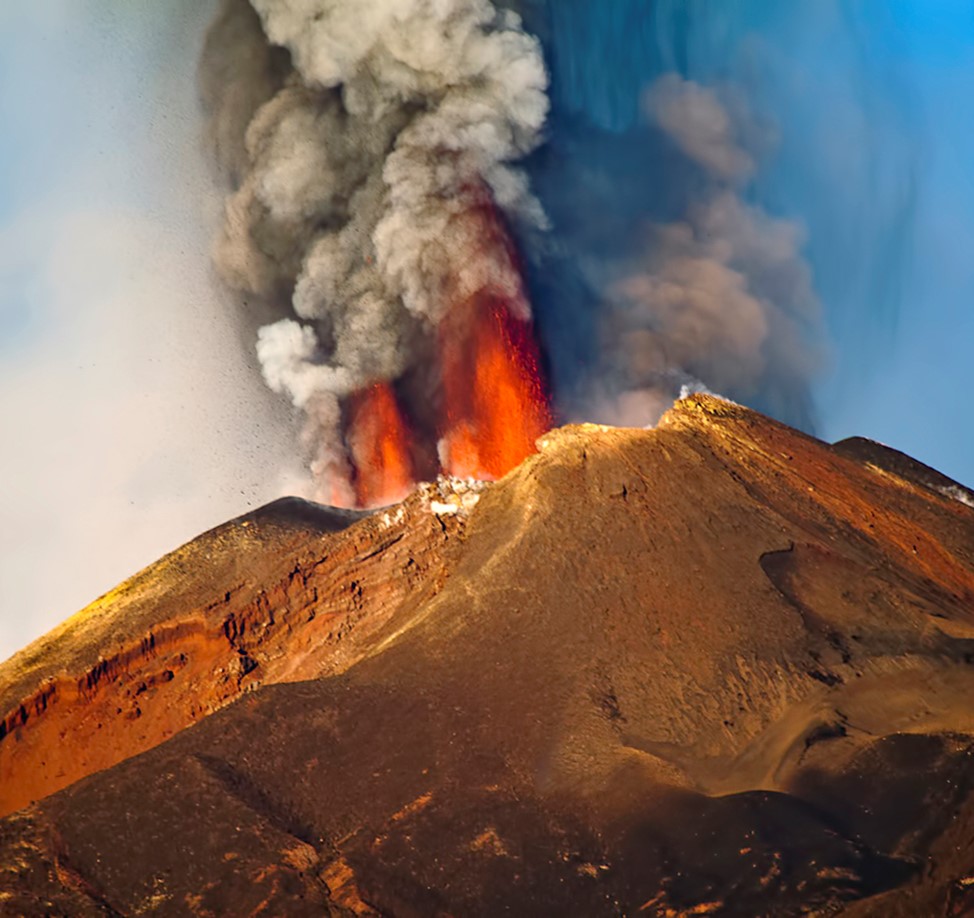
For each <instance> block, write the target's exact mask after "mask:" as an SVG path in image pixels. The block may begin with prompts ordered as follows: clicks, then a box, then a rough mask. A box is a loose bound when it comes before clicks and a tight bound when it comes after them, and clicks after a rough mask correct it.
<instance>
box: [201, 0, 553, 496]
mask: <svg viewBox="0 0 974 918" xmlns="http://www.w3.org/2000/svg"><path fill="white" fill-rule="evenodd" d="M254 11H256V14H257V15H254ZM264 36H266V40H265V38H264ZM274 47H276V48H283V49H286V50H287V52H289V56H290V64H289V65H288V64H287V63H286V62H283V63H282V60H281V58H280V57H279V56H278V57H275V56H274V55H275V54H276V53H278V52H275V51H274V50H273V48H274ZM224 74H231V75H232V78H231V80H230V81H229V82H223V81H221V75H224ZM241 82H243V83H245V84H246V86H245V87H242V86H241V85H240V83H241ZM203 83H204V88H205V89H206V90H207V96H208V98H209V104H210V107H211V110H212V113H213V124H214V126H213V128H212V135H213V139H214V142H215V144H216V148H217V153H218V156H219V157H220V159H221V161H222V162H223V164H224V166H225V167H226V168H227V171H228V173H229V174H230V175H231V178H232V179H234V180H235V181H236V183H237V184H236V188H235V190H234V191H233V194H232V195H231V197H230V198H229V200H228V203H227V207H226V219H225V223H224V230H223V233H222V236H221V238H220V240H219V243H218V246H217V251H216V260H217V264H218V267H219V269H220V272H221V274H222V275H223V277H224V278H225V279H226V281H227V282H228V283H229V284H230V285H231V286H232V287H234V288H235V289H237V290H238V291H240V292H241V293H242V294H243V295H244V296H245V297H248V298H251V299H253V298H257V299H258V300H260V301H261V302H262V303H264V304H265V305H264V309H265V310H266V311H267V312H269V313H270V314H271V315H273V314H274V313H275V312H276V314H277V315H278V316H279V315H281V313H282V312H285V311H290V312H291V313H292V315H290V316H288V317H285V318H280V319H279V320H278V321H276V322H270V323H267V324H265V325H264V327H262V328H261V329H260V332H259V341H258V354H259V357H260V362H261V366H262V367H263V372H264V377H265V379H266V381H267V383H268V385H269V386H270V387H271V388H273V389H274V390H275V391H277V392H281V393H286V394H287V395H288V396H289V397H290V399H291V401H292V402H293V404H294V405H295V406H297V407H298V408H300V409H302V410H303V411H305V412H306V416H307V420H308V431H307V438H308V440H309V441H310V442H311V443H312V444H313V449H312V455H313V458H312V462H313V464H314V465H315V467H316V468H317V469H318V472H319V475H320V476H324V478H326V479H329V480H325V481H323V482H322V485H323V496H331V495H333V494H334V488H335V487H336V483H337V485H338V486H342V482H341V481H340V480H339V476H340V475H341V474H343V472H344V471H345V470H346V469H347V462H346V461H345V459H344V458H343V446H342V442H341V435H340V432H339V423H340V411H339V410H338V407H337V405H338V400H340V399H342V398H343V397H345V396H347V395H349V394H350V393H351V392H352V391H354V390H355V389H358V388H360V387H362V386H364V385H366V384H368V383H370V382H372V381H375V380H392V379H396V378H398V377H400V376H402V375H403V374H404V373H407V372H409V371H411V370H415V369H416V368H418V367H422V366H423V364H424V362H428V361H427V357H428V352H429V339H430V332H431V329H432V328H433V327H435V326H436V325H437V323H439V322H440V320H441V319H442V318H443V316H444V314H445V313H446V312H447V311H448V310H449V308H450V305H451V304H452V303H457V302H462V301H464V300H465V299H467V298H469V297H470V296H472V295H474V294H476V293H478V292H479V291H484V290H491V291H495V292H496V293H497V294H498V295H501V296H504V298H505V299H506V300H507V301H508V302H511V303H513V304H515V305H517V306H519V307H520V308H521V310H522V312H524V313H525V315H523V316H522V317H523V318H527V317H528V316H527V300H526V298H525V297H524V296H523V295H522V292H521V288H522V280H521V277H520V273H519V271H518V270H517V266H516V263H515V260H514V258H513V256H512V255H511V253H510V250H509V246H507V245H505V244H503V241H502V240H491V239H490V232H489V224H488V223H487V222H485V216H484V214H485V209H488V208H493V207H495V206H496V207H499V208H500V209H501V210H502V212H503V213H504V214H505V215H506V216H507V217H508V219H511V220H516V221H524V222H527V223H532V224H534V225H543V223H544V215H543V213H542V211H541V208H540V206H539V205H538V203H537V201H536V200H535V199H534V198H533V197H532V196H531V194H530V192H529V190H528V187H527V182H526V180H525V178H524V176H523V175H521V174H520V173H519V172H517V171H516V169H515V168H514V167H513V166H512V163H514V162H516V161H517V160H518V159H520V158H521V157H523V156H524V155H525V154H527V153H528V152H530V151H531V150H532V149H534V148H535V147H536V146H537V145H538V143H539V142H540V139H541V129H542V127H543V125H544V121H545V118H546V115H547V110H548V99H547V95H546V84H547V77H546V73H545V68H544V64H543V61H542V56H541V50H540V46H539V44H538V42H537V41H536V39H534V38H533V37H532V36H530V35H528V34H526V33H525V32H524V31H523V29H522V28H521V23H520V20H519V18H518V17H517V16H516V15H515V14H513V13H511V12H508V11H499V10H497V9H495V8H494V6H493V5H492V4H491V3H489V2H487V0H435V2H434V0H359V2H355V3H350V2H339V0H253V9H251V8H250V7H248V6H247V5H246V4H245V3H243V2H241V0H228V2H227V3H225V4H224V8H223V11H222V13H221V15H220V17H219V18H218V20H217V22H216V23H215V24H214V26H213V27H212V29H211V33H210V36H209V39H208V44H207V52H206V54H205V56H204V63H203ZM234 138H236V139H237V142H236V145H235V144H234ZM288 305H289V306H290V310H288V309H287V307H288Z"/></svg>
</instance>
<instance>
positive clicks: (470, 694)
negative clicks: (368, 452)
mask: <svg viewBox="0 0 974 918" xmlns="http://www.w3.org/2000/svg"><path fill="white" fill-rule="evenodd" d="M845 452H847V451H846V450H844V449H837V448H832V447H829V446H828V445H826V444H823V443H820V442H818V441H815V440H812V439H810V438H808V437H805V436H803V435H801V434H799V433H796V432H795V431H793V430H790V429H788V428H786V427H783V426H781V425H778V424H775V423H773V422H771V421H769V420H767V419H765V418H763V417H761V416H759V415H756V414H754V413H753V412H750V411H747V410H746V409H743V408H739V407H737V406H734V405H730V404H727V403H724V402H721V401H719V400H717V399H713V398H709V397H694V398H691V399H687V400H684V401H682V402H680V403H679V404H678V405H677V407H676V408H674V409H673V411H671V412H670V413H669V414H668V415H667V416H666V417H665V418H664V421H663V423H662V424H661V426H660V427H659V429H657V430H655V431H630V430H616V429H606V428H600V427H591V426H585V427H579V428H567V429H565V430H561V431H556V432H553V433H552V434H550V435H549V436H548V437H547V438H546V440H545V442H544V443H543V444H542V451H541V453H540V454H539V455H538V456H535V457H533V458H531V459H529V460H528V461H527V462H525V463H524V464H523V465H522V466H521V467H520V468H518V469H517V470H516V471H515V472H513V473H512V474H511V475H509V476H508V477H507V478H506V479H504V480H503V481H501V482H499V483H497V484H495V485H493V486H490V487H489V488H487V489H486V490H484V491H483V492H482V493H481V494H480V495H479V502H477V503H476V506H473V503H474V500H473V498H474V497H476V495H473V494H466V495H463V494H457V495H452V496H451V495H449V494H448V493H446V492H443V493H437V492H436V491H435V489H433V488H426V489H425V490H424V491H423V492H421V493H420V494H418V495H416V496H415V497H413V498H410V499H409V500H408V501H407V502H406V503H405V504H403V505H402V507H400V508H398V509H396V510H394V511H388V512H386V513H384V514H380V515H377V516H373V517H371V518H369V519H367V520H364V521H361V522H358V523H356V524H355V525H353V526H351V527H350V528H348V529H345V530H343V531H340V532H337V533H335V532H332V533H327V532H324V531H320V529H317V530H316V529H315V524H314V523H311V524H307V523H302V524H301V525H300V526H298V525H297V524H295V525H296V528H297V530H299V531H300V533H301V535H300V537H297V536H295V537H294V538H293V539H292V537H291V536H288V537H287V539H284V540H278V539H276V538H267V539H259V540H258V542H257V543H255V544H254V545H253V546H252V548H251V553H250V554H249V555H247V559H248V560H247V564H246V567H247V569H249V570H253V571H257V572H259V575H258V576H257V577H256V579H253V578H250V579H247V576H246V575H245V574H244V573H242V569H241V570H238V569H236V568H233V565H232V564H231V563H230V561H229V560H228V559H229V558H230V557H231V556H232V555H233V554H234V553H235V552H237V551H238V550H239V548H238V547H237V542H236V541H235V540H237V539H238V536H239V530H238V529H235V528H234V527H239V526H241V525H242V523H240V522H239V521H238V522H237V523H234V524H228V527H229V528H228V529H227V530H226V531H225V533H224V536H223V537H221V538H225V539H229V540H230V541H229V542H227V543H226V544H228V545H229V546H231V549H230V550H229V554H228V555H227V559H225V561H224V562H220V564H224V563H225V564H229V565H230V567H231V568H233V577H236V578H239V577H241V576H243V577H244V578H245V582H246V584H247V586H246V588H245V589H242V590H240V591H239V592H238V593H234V592H233V591H232V590H230V586H229V585H228V584H227V583H226V582H225V576H226V575H225V573H224V571H225V568H224V567H222V566H220V564H217V565H216V566H212V565H209V566H208V564H201V565H200V567H199V568H198V570H197V572H196V574H195V575H194V574H193V571H192V570H191V569H190V568H184V569H182V570H181V571H180V574H179V576H178V577H175V576H171V575H170V574H168V573H167V570H168V568H165V567H164V568H162V569H160V570H158V571H156V572H155V573H153V572H152V569H150V570H149V571H147V572H144V573H143V575H140V576H142V577H143V581H142V584H143V588H144V589H145V590H146V591H147V592H145V593H144V594H140V595H143V596H147V597H149V598H148V599H147V600H146V601H145V602H144V603H142V604H140V605H138V606H137V615H138V616H139V617H138V618H137V621H136V622H135V623H131V622H129V621H128V619H127V618H126V621H120V622H119V628H121V629H122V631H124V632H125V633H126V634H128V635H131V636H132V637H133V638H134V637H137V636H138V634H139V633H140V629H141V630H145V629H151V630H152V633H154V634H156V633H160V632H161V631H163V630H165V629H166V628H167V627H169V626H171V625H173V623H179V622H183V621H185V620H188V619H190V618H194V617H195V619H199V620H200V624H199V627H198V630H197V631H196V632H194V634H195V635H196V637H195V638H194V642H190V643H182V644H181V643H180V641H181V640H182V639H181V638H174V639H173V642H172V643H171V644H170V645H168V647H169V649H168V650H167V652H168V653H182V654H184V655H185V656H186V658H187V662H186V664H185V666H186V668H187V669H186V671H187V672H189V671H190V670H192V672H193V673H194V676H193V679H192V680H185V685H184V687H183V688H181V689H179V690H178V691H175V690H173V689H169V691H170V692H174V694H170V695H169V696H165V697H166V698H169V699H170V700H169V701H165V700H164V698H163V696H160V698H161V699H163V700H160V702H159V704H160V706H161V707H162V708H165V709H170V708H173V707H175V708H176V709H178V710H179V711H185V710H186V709H187V708H186V706H187V705H188V704H189V699H190V698H191V697H192V693H193V692H202V693H204V695H205V693H206V692H208V691H210V690H211V683H210V682H208V681H207V680H208V679H213V678H218V677H216V676H214V674H215V673H216V672H217V671H218V670H220V669H221V666H222V664H221V665H217V663H218V662H219V661H221V660H223V659H224V657H223V656H221V654H223V655H226V654H236V655H237V656H238V657H239V656H240V653H239V646H241V645H239V644H238V645H234V646H231V647H230V649H229V650H227V649H226V648H225V646H224V645H226V644H227V642H228V641H230V638H229V636H228V633H227V631H226V627H225V626H226V622H227V621H228V620H230V619H229V614H228V612H227V610H226V609H222V611H221V612H220V613H219V614H213V615H210V616H209V617H207V616H206V615H202V616H200V613H199V606H200V605H201V604H202V605H204V606H206V602H208V601H213V600H207V599H206V598H207V597H223V596H224V595H225V594H226V593H227V591H228V590H229V591H230V595H231V596H239V599H237V600H236V602H237V605H236V606H235V607H234V611H233V616H234V617H233V620H234V621H238V620H239V621H244V620H245V621H247V622H248V624H247V627H246V628H244V629H242V631H240V632H239V633H238V634H236V635H235V636H234V638H233V640H234V641H238V642H239V640H240V635H241V634H242V635H244V636H249V637H246V640H248V641H249V643H247V644H246V646H245V647H244V654H245V655H246V656H247V658H248V659H250V660H252V661H253V662H254V663H255V664H256V666H254V667H253V668H252V670H250V671H247V672H244V673H243V675H241V676H239V678H238V677H236V676H235V680H234V685H235V686H236V687H235V689H234V691H233V692H232V693H230V694H227V695H225V696H224V695H221V696H219V703H216V702H213V703H210V704H209V706H208V707H206V709H205V710H201V711H200V712H199V713H197V714H196V716H195V717H194V718H190V717H188V716H185V714H181V715H180V716H179V717H178V718H176V721H178V724H177V726H178V729H172V730H171V733H172V736H171V738H169V739H168V740H167V741H165V742H162V740H164V739H166V736H164V735H161V733H159V734H152V735H148V737H147V738H146V737H143V740H141V741H140V743H139V744H135V745H134V746H132V747H131V748H130V747H126V746H125V745H124V738H125V736H126V730H128V729H131V727H129V726H127V725H130V724H131V723H133V721H132V720H126V719H125V714H124V711H122V712H120V713H118V714H117V715H115V716H114V717H112V716H111V705H112V704H114V703H115V699H117V698H118V697H120V695H119V693H124V691H125V686H127V685H130V684H131V683H132V682H133V681H134V680H137V679H142V678H144V677H143V675H142V674H143V672H144V671H145V670H146V668H151V667H152V666H153V665H155V664H154V662H153V658H152V653H148V654H145V655H142V656H139V655H133V656H131V657H130V658H128V662H127V663H126V664H125V665H126V667H127V668H125V669H124V673H123V675H124V679H123V680H122V681H121V683H119V684H118V685H116V684H115V682H114V681H112V680H111V679H109V680H107V684H103V683H101V682H100V683H99V684H98V685H96V686H95V690H94V691H93V693H92V694H91V697H90V698H88V699H87V700H84V699H82V700H78V701H75V702H74V703H72V704H68V703H67V702H61V701H58V702H56V703H51V704H49V705H48V706H47V708H46V709H42V710H40V711H38V712H36V713H35V714H33V715H31V716H30V717H28V718H27V719H26V722H21V723H17V717H16V716H14V718H13V723H14V726H13V728H12V729H10V728H8V732H7V735H6V736H5V738H4V739H3V740H2V741H0V765H2V764H3V763H5V762H6V763H13V764H8V765H5V766H4V767H5V769H6V770H5V771H3V775H4V780H5V781H9V782H13V784H15V785H19V783H20V782H26V783H27V784H28V785H29V784H30V782H31V780H32V779H31V778H30V773H31V769H32V768H35V767H36V762H37V761H45V762H46V761H49V760H51V761H57V759H58V758H59V753H58V752H57V749H56V742H57V740H56V739H52V736H53V735H54V734H53V733H52V732H51V731H52V730H53V728H44V727H43V724H44V722H45V718H48V717H51V716H52V715H51V714H50V712H51V711H58V710H60V711H61V713H60V714H59V719H58V720H57V721H55V720H54V719H53V718H52V720H51V723H55V722H56V723H57V724H58V730H59V731H60V732H61V733H63V734H64V735H65V738H66V739H67V740H68V742H69V745H70V744H71V743H73V744H74V746H75V747H80V746H82V745H84V744H85V743H91V742H92V741H93V738H94V734H93V733H92V731H91V730H90V728H89V727H88V724H89V721H88V706H90V705H92V704H95V705H96V706H98V708H99V712H100V714H99V716H100V717H102V718H103V720H102V723H103V726H102V728H101V729H109V730H112V731H114V732H113V734H112V735H113V736H115V737H116V741H117V742H120V743H121V744H122V745H121V747H120V748H119V749H118V750H117V754H116V755H115V756H114V761H111V762H108V763H107V764H105V765H101V766H100V767H101V769H102V770H99V769H98V767H89V768H88V769H87V772H91V773H90V774H89V776H88V777H85V778H84V779H83V780H80V781H77V782H76V783H74V784H72V785H71V786H69V787H67V788H66V789H64V790H61V791H60V792H59V793H56V794H53V795H52V796H47V797H45V798H44V799H37V802H35V803H33V804H31V805H30V806H28V807H27V808H25V809H23V810H21V811H19V812H17V813H16V814H14V815H12V816H9V817H8V818H7V819H6V820H5V821H2V822H0V910H2V909H4V908H9V909H11V911H10V913H11V914H25V915H32V914H52V913H53V914H138V913H143V912H145V911H151V910H155V911H157V912H159V913H162V914H187V915H222V914H274V915H277V914H288V915H291V914H294V915H301V914H305V913H308V914H322V913H330V914H357V915H370V914H390V915H404V916H406V915H416V916H419V915H423V916H425V915H495V914H499V913H505V912H507V913H514V914H524V915H539V914H593V915H596V914H599V915H602V914H605V915H613V914H623V915H628V914H632V915H636V914H647V915H678V914H697V915H703V914H709V915H718V914H727V915H761V914H769V915H771V914H774V915H791V914H809V913H816V914H833V913H837V912H840V911H844V912H845V913H848V914H863V915H865V914H873V915H892V914H903V915H936V914H963V913H964V910H965V909H966V908H970V907H971V905H972V903H971V902H970V900H971V898H972V897H974V879H972V877H974V798H972V796H971V788H972V782H974V705H972V703H971V700H970V699H972V698H974V510H972V509H971V508H970V507H968V506H966V505H965V504H964V503H962V502H960V501H956V500H952V499H949V497H947V496H945V495H944V494H942V493H941V491H940V490H938V489H936V488H931V487H929V486H928V485H927V484H926V483H925V482H918V481H916V480H915V477H913V476H911V475H908V474H900V473H898V472H897V471H896V470H895V469H892V468H884V467H881V466H879V465H878V464H877V463H876V462H874V461H872V460H870V461H864V460H863V459H862V457H861V456H852V455H846V454H845ZM308 525H310V526H311V528H310V529H308V528H302V527H307V526H308ZM325 528H327V527H325ZM289 531H290V530H289ZM207 539H211V540H212V539H213V534H209V535H208V536H204V537H202V538H201V540H198V542H197V543H193V545H194V546H196V547H195V548H193V547H192V546H190V547H188V548H187V549H184V550H183V551H190V553H192V552H196V554H197V555H201V554H202V556H205V555H206V554H207V552H210V551H211V549H210V548H208V547H207ZM296 558H297V559H298V560H297V561H296V560H295V559H296ZM295 566H297V567H298V568H299V569H300V570H301V571H302V574H301V575H300V576H292V577H290V579H289V577H288V572H289V571H291V570H294V569H295ZM194 577H195V579H194ZM221 578H224V579H221ZM231 579H233V578H231ZM275 584H282V586H280V587H276V586H274V585H275ZM149 586H151V589H149ZM261 594H262V595H264V596H265V597H266V598H265V599H264V600H261V601H260V602H258V601H257V600H256V599H255V597H256V596H258V595H261ZM124 596H125V594H124V592H123V599H124ZM185 597H189V599H186V598H185ZM206 608H209V607H208V606H206ZM99 610H100V611H99V614H100V615H104V616H105V621H106V622H110V621H112V620H113V618H117V617H120V616H122V617H129V616H131V615H132V613H131V612H130V611H129V610H128V609H127V607H125V606H124V603H122V604H119V605H117V607H116V604H115V601H114V600H113V599H112V597H111V595H110V596H109V597H108V598H106V599H105V600H103V601H102V605H101V606H99ZM248 610H249V611H248ZM258 613H259V614H258ZM248 616H249V617H248ZM261 616H262V617H261ZM84 622H85V619H84V617H82V619H81V620H80V624H79V625H77V626H74V625H71V624H70V623H69V625H68V626H66V627H65V628H63V629H61V630H60V631H59V632H58V633H57V635H55V636H54V637H53V638H51V639H50V640H49V641H48V643H47V644H46V645H44V653H43V655H41V654H40V653H39V652H38V649H37V648H36V647H35V648H33V649H31V648H28V651H27V652H25V653H26V654H27V657H28V658H29V659H32V660H35V663H34V669H30V668H29V667H25V666H24V664H23V655H21V662H20V663H19V664H17V666H13V667H11V665H10V664H8V665H7V667H5V668H4V669H0V685H3V686H11V685H13V686H16V690H13V689H11V688H9V687H8V688H6V689H3V690H0V697H2V698H4V699H6V700H7V703H8V705H7V706H8V708H10V709H13V710H16V705H17V704H19V700H18V699H19V698H36V697H37V693H38V692H39V691H41V690H42V688H43V686H44V685H48V684H50V683H51V682H52V680H53V681H57V680H62V682H59V683H58V684H69V683H71V680H77V679H78V678H80V675H79V674H80V673H83V672H85V671H90V666H91V654H92V653H97V650H98V647H99V646H100V645H99V643H98V642H99V641H104V640H105V634H106V633H107V632H104V631H102V632H98V633H97V634H93V633H90V632H89V631H86V630H85V628H84V627H83V625H84ZM258 622H262V623H263V624H261V625H259V626H258V624H257V623H258ZM315 622H319V624H318V625H315ZM319 628H320V629H321V630H318V629H319ZM231 632H232V629H231ZM221 634H222V635H223V636H222V638H220V635H221ZM214 635H215V636H214ZM337 635H341V637H340V638H339V637H338V636H337ZM221 640H222V642H223V643H222V644H221V643H220V642H221ZM180 648H181V649H180ZM153 652H154V651H153ZM38 658H40V659H38ZM48 658H50V659H52V660H56V661H59V662H58V663H57V665H56V666H55V665H54V664H51V663H49V664H46V665H45V664H44V660H46V659H48ZM17 660H18V658H15V659H14V661H12V663H17ZM289 661H290V662H289ZM72 666H74V667H75V668H74V669H72V668H71V667H72ZM85 667H89V669H88V670H86V669H85ZM245 669H247V667H246V666H244V667H242V670H245ZM119 672H121V670H119ZM251 672H252V673H253V674H255V675H251ZM32 673H33V675H32ZM208 674H209V675H208ZM248 680H250V681H248ZM177 681H178V679H177V678H176V677H175V676H174V678H173V679H172V680H171V682H177ZM168 684H169V683H167V685H168ZM112 686H115V688H112ZM59 697H60V696H59ZM98 699H101V700H100V701H99V700H98ZM59 706H60V708H59ZM181 706H182V707H181ZM35 707H36V706H35ZM218 708H219V710H217V709H218ZM157 716H159V717H160V720H159V722H160V723H161V722H162V719H161V715H157ZM140 719H141V718H140ZM194 719H195V720H196V721H198V722H197V723H196V725H195V726H190V725H191V724H192V723H193V720H194ZM176 721H173V723H176ZM10 722H11V719H10V718H8V723H10ZM38 724H40V725H42V726H38ZM32 725H33V727H32ZM106 725H107V726H106ZM32 730H33V731H34V733H33V734H32V733H31V731H32ZM45 730H47V732H45ZM32 735H33V736H34V739H31V736H32ZM18 737H19V739H18ZM23 743H26V744H27V745H28V746H31V744H32V743H33V745H32V746H31V748H33V749H34V750H35V752H34V754H33V756H34V757H33V758H29V757H27V758H20V757H18V756H17V755H16V754H15V753H8V752H7V751H6V749H5V748H4V747H8V748H13V749H16V748H17V744H23ZM153 746H154V747H155V748H150V747H153ZM143 749H146V750H148V751H145V752H143V753H142V754H141V755H136V756H135V757H131V756H132V755H133V754H134V753H135V752H141V751H142V750H143ZM5 756H7V758H5ZM45 757H46V758H45ZM109 766H110V767H109ZM84 773H86V772H84ZM77 776H79V777H80V774H78V775H77ZM8 795H9V797H10V798H11V799H15V798H16V797H17V794H16V792H15V791H8ZM22 796H23V795H22ZM40 796H41V794H36V793H33V792H32V793H31V794H29V795H27V796H26V797H25V798H24V802H26V801H27V800H30V799H31V798H32V797H35V798H39V797H40ZM4 897H6V898H4Z"/></svg>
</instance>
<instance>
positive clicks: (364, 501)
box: [347, 382, 415, 507]
mask: <svg viewBox="0 0 974 918" xmlns="http://www.w3.org/2000/svg"><path fill="white" fill-rule="evenodd" d="M347 431H348V432H347V442H348V448H349V453H350V454H351V459H352V464H353V466H354V468H355V482H354V485H355V498H356V502H357V503H358V506H360V507H381V506H383V505H385V504H392V503H395V502H396V501H399V500H402V499H403V498H404V497H405V496H406V495H407V494H408V493H409V492H410V491H411V490H412V489H413V484H414V483H415V475H414V473H413V462H412V457H411V454H410V435H409V428H408V427H407V425H406V420H405V418H404V417H403V415H402V412H401V411H400V410H399V403H398V402H397V401H396V395H395V393H394V392H393V391H392V386H391V385H390V384H389V383H387V382H378V383H374V384H373V385H371V386H369V387H368V388H367V389H361V390H359V391H358V392H356V393H355V394H354V395H353V396H352V397H351V398H350V399H349V402H348V428H347Z"/></svg>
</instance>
